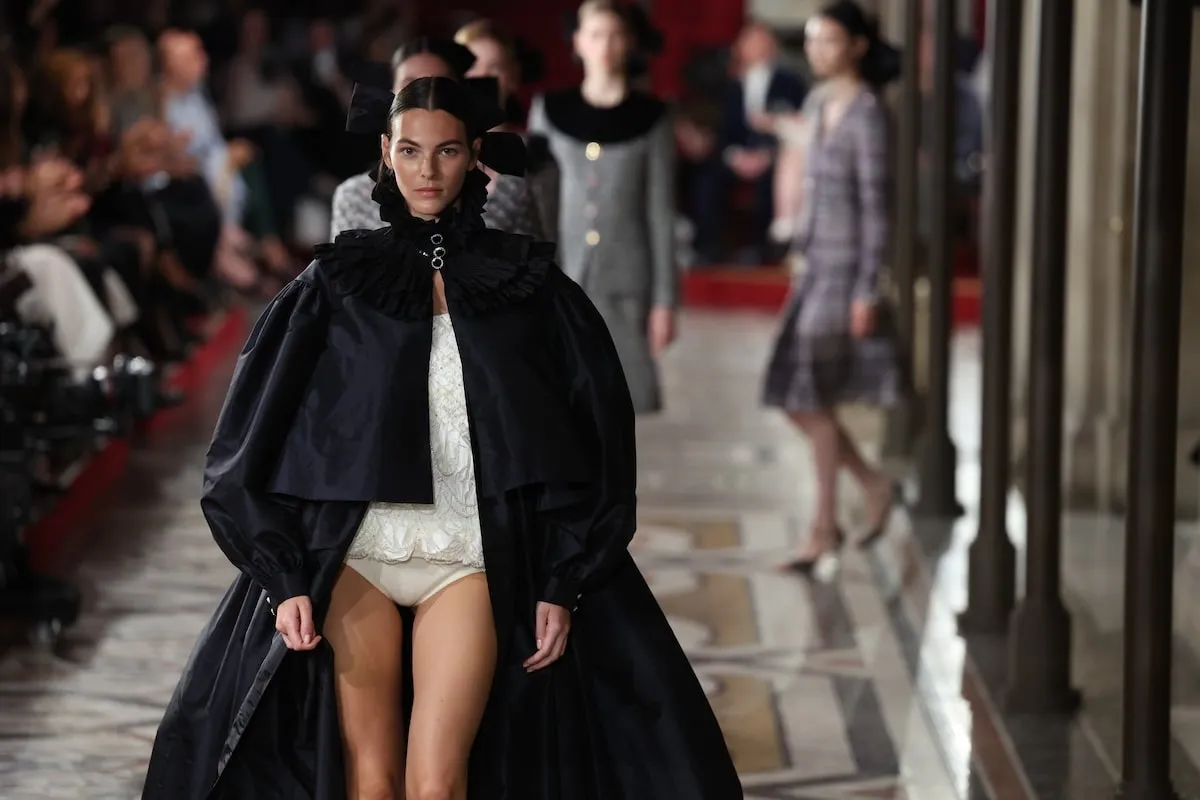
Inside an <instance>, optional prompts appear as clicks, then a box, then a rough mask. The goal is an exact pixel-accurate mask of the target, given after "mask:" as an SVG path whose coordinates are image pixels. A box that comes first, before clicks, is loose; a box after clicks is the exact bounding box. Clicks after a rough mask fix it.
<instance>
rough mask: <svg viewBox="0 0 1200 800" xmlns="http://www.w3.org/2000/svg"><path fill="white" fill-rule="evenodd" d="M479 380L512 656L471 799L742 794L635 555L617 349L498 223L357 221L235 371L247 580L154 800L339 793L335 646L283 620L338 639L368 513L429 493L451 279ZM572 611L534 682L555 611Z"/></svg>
mask: <svg viewBox="0 0 1200 800" xmlns="http://www.w3.org/2000/svg"><path fill="white" fill-rule="evenodd" d="M434 246H444V247H445V248H446V249H447V251H448V252H447V255H446V258H445V267H444V269H443V270H442V276H443V279H444V282H445V294H446V299H447V304H448V307H449V312H450V315H451V317H452V319H453V323H454V326H455V336H456V339H457V342H458V347H459V350H460V352H461V356H462V364H463V381H464V387H465V391H466V397H467V404H468V411H469V415H470V420H471V432H472V440H473V448H474V451H475V453H474V455H475V465H476V473H477V486H478V492H479V500H480V504H479V509H480V517H481V527H482V530H483V544H484V555H485V561H486V566H487V574H488V583H489V587H490V592H491V595H492V606H493V614H494V618H495V625H496V632H497V638H498V641H499V645H500V649H499V663H498V665H497V670H496V677H495V683H494V686H493V691H492V695H491V698H490V701H489V705H488V710H487V712H486V714H485V717H484V721H483V725H482V727H481V730H480V733H479V736H478V738H477V740H476V745H475V748H474V750H473V753H472V761H471V780H470V797H471V800H502V799H503V800H734V799H735V798H740V797H742V791H741V788H740V784H739V782H738V779H737V776H736V774H735V772H734V769H733V766H732V762H731V759H730V757H729V753H728V751H727V749H726V747H725V744H724V741H723V738H722V735H721V732H720V730H719V728H718V726H717V723H716V720H715V718H714V716H713V714H712V711H711V709H710V708H709V705H708V703H707V700H706V698H705V697H704V694H703V692H702V690H701V688H700V686H699V683H698V681H697V680H696V677H695V675H694V673H693V671H692V669H691V666H690V665H689V663H688V661H687V658H686V657H685V655H684V653H683V652H682V650H681V648H680V647H679V644H678V643H677V641H676V640H675V638H674V636H673V635H672V633H671V630H670V627H669V625H668V623H667V620H666V618H665V616H664V615H663V612H662V611H661V609H660V608H659V606H658V604H657V603H656V601H655V599H654V597H653V596H652V595H651V593H650V590H649V589H648V587H647V585H646V583H645V581H644V579H643V578H642V576H641V574H640V573H639V571H638V569H637V567H636V566H635V565H634V564H633V562H632V560H631V558H630V556H629V553H628V550H627V545H628V543H629V541H630V539H631V537H632V536H633V533H634V529H635V510H636V496H635V488H636V457H635V448H634V416H633V409H632V405H631V401H630V397H629V391H628V389H627V388H626V384H625V380H624V377H623V375H622V372H621V367H620V364H619V362H618V360H617V356H616V353H615V351H614V348H613V344H612V340H611V338H610V337H609V335H608V332H607V330H606V328H605V326H604V324H603V322H602V320H601V319H600V317H599V315H598V313H597V312H596V310H595V308H594V307H593V306H592V304H591V303H590V302H589V301H588V299H587V298H586V296H585V295H584V293H583V292H582V290H581V289H580V288H579V287H578V286H577V285H576V284H575V283H573V282H572V281H571V280H570V279H569V278H567V277H566V276H565V275H563V274H562V273H561V272H560V271H559V270H558V268H557V267H556V266H555V265H554V264H553V262H552V260H551V253H552V252H553V247H552V246H546V245H540V244H535V243H533V242H532V240H530V239H528V238H525V237H520V236H514V235H511V234H505V233H501V232H499V231H489V230H486V229H484V228H483V227H482V224H481V223H478V220H477V215H464V217H460V218H458V219H456V220H451V221H449V222H438V223H422V222H419V221H414V220H412V219H411V218H408V219H407V220H403V219H400V218H396V219H394V220H393V227H391V228H384V229H381V230H378V231H351V232H347V233H344V234H342V235H341V236H339V237H338V239H337V241H336V243H335V244H333V245H328V246H325V247H323V248H320V249H319V251H318V257H317V260H316V261H315V262H314V263H313V264H312V265H311V266H310V267H309V268H308V270H307V271H306V272H305V273H304V274H303V275H301V276H300V277H299V278H298V279H297V280H296V281H294V282H293V283H292V284H290V285H289V286H288V287H287V288H285V289H284V290H283V292H282V293H281V294H280V295H279V296H278V297H277V298H276V299H275V300H274V302H273V303H271V305H270V306H269V307H268V309H267V310H266V311H265V312H264V313H263V315H262V317H261V318H260V319H259V321H258V323H257V325H256V326H255V327H254V330H253V332H252V333H251V335H250V337H249V340H248V341H247V343H246V346H245V348H244V350H243V351H242V353H241V356H240V359H239V361H238V365H237V369H236V372H235V375H234V378H233V382H232V386H231V387H230V390H229V395H228V398H227V400H226V404H225V407H224V409H223V411H222V413H221V416H220V419H219V421H218V423H217V427H216V431H215V433H214V436H213V442H212V446H211V448H210V450H209V453H208V459H207V462H206V469H205V485H204V493H203V499H202V506H203V509H204V513H205V516H206V518H207V519H208V522H209V524H210V526H211V528H212V531H213V535H214V537H215V539H216V541H217V543H218V544H219V545H220V547H221V549H222V550H223V551H224V552H225V554H226V555H227V556H228V557H229V558H230V560H231V561H232V562H233V563H234V564H235V565H237V566H238V567H239V568H240V569H241V570H242V573H243V574H242V575H241V576H240V577H239V578H238V579H237V580H235V582H234V584H233V585H232V586H231V587H230V589H229V591H228V592H227V593H226V595H225V597H224V599H223V600H222V603H221V606H220V607H219V608H218V610H217V612H216V614H215V615H214V616H213V619H212V621H211V622H210V624H209V625H208V627H207V628H206V629H205V630H204V632H203V633H202V634H201V637H200V640H199V642H198V643H197V645H196V648H195V650H194V652H193V654H192V657H191V660H190V662H189V664H188V667H187V669H186V670H185V672H184V676H183V679H182V680H181V682H180V684H179V687H178V689H177V691H176V693H175V696H174V697H173V698H172V700H171V703H170V705H169V707H168V709H167V712H166V716H165V718H164V720H163V722H162V724H161V726H160V728H159V732H158V736H157V739H156V741H155V746H154V753H153V757H152V761H151V765H150V770H149V774H148V776H147V781H146V787H145V791H144V795H143V796H144V797H145V798H152V799H153V800H168V798H169V800H198V799H199V798H209V797H214V798H217V797H219V798H247V799H248V798H254V800H276V799H278V800H283V799H284V798H287V799H288V800H291V799H292V798H296V799H299V798H313V799H314V800H341V798H343V797H344V796H345V788H344V771H343V764H342V744H341V738H340V731H339V727H338V721H337V705H336V696H335V693H334V682H333V654H332V652H331V649H330V646H329V645H328V644H327V643H325V642H322V643H321V644H320V645H319V647H318V649H317V650H316V651H313V652H307V653H305V652H291V651H288V650H287V649H286V648H285V647H284V645H283V643H282V641H281V640H280V638H279V637H278V635H276V633H275V630H274V624H273V620H272V616H271V607H272V606H273V605H274V604H277V603H278V602H281V601H282V600H284V599H287V598H288V597H292V596H295V595H302V594H307V595H310V596H311V597H312V598H313V602H314V608H315V613H316V618H317V621H318V624H319V623H320V620H322V619H323V617H324V614H325V612H326V610H327V608H328V604H329V596H330V592H331V589H332V586H333V583H334V580H335V579H336V576H337V574H338V570H339V569H340V568H341V566H342V563H343V561H344V558H345V554H346V551H347V548H348V547H349V545H350V542H351V540H352V539H353V537H354V534H355V532H356V530H357V527H358V525H359V523H360V521H361V520H362V517H363V515H364V513H365V512H366V509H367V507H368V505H369V503H370V502H372V501H386V502H432V477H431V466H430V450H429V428H428V418H429V416H428V415H429V397H428V393H427V386H428V384H427V371H428V362H429V348H430V344H431V321H430V315H431V313H432V294H431V292H432V288H433V283H432V281H433V278H432V275H433V273H432V270H431V269H430V267H429V259H428V258H427V256H426V255H425V253H428V252H431V250H432V248H433V247H434ZM540 600H545V601H550V602H553V603H557V604H559V605H563V606H567V607H569V608H575V612H574V617H573V626H572V632H571V637H570V642H569V646H568V650H567V653H566V655H565V656H564V658H563V659H562V660H560V661H559V662H557V663H556V664H554V665H553V666H552V667H550V668H549V669H547V670H545V671H542V672H539V673H533V674H527V673H526V672H525V670H524V669H523V668H522V666H521V663H522V661H523V660H524V659H525V658H527V657H528V656H529V655H530V654H531V653H532V652H533V651H534V650H535V646H534V608H535V605H536V603H537V602H538V601H540Z"/></svg>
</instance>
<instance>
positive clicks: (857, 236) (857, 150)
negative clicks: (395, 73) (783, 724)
mask: <svg viewBox="0 0 1200 800" xmlns="http://www.w3.org/2000/svg"><path fill="white" fill-rule="evenodd" d="M806 33H807V41H806V51H807V55H808V58H809V61H810V63H811V64H812V68H813V71H814V73H815V74H816V76H817V77H818V78H820V79H822V81H823V84H822V85H821V86H820V87H819V88H818V89H817V90H816V91H814V92H813V93H812V94H811V95H809V99H808V100H806V101H805V105H804V108H803V110H802V112H801V114H802V116H803V119H804V120H805V122H806V124H807V125H808V126H810V129H809V134H808V136H807V137H806V138H807V140H808V152H807V154H806V158H805V167H804V169H805V180H804V198H803V211H802V213H801V219H800V223H799V225H798V226H797V235H796V239H795V242H794V247H795V248H796V250H798V251H799V253H800V254H802V255H803V258H804V261H805V266H804V269H803V270H802V272H801V273H800V274H799V275H798V276H797V277H796V279H795V283H794V286H793V289H792V297H791V300H790V302H789V304H788V306H787V309H786V310H785V312H784V317H783V326H782V330H781V331H780V334H779V338H778V340H777V342H776V345H775V350H774V353H773V354H772V356H771V360H770V363H769V366H768V368H767V376H766V385H765V390H764V393H763V400H764V403H765V404H766V405H768V406H772V407H776V408H780V409H782V410H783V411H784V412H786V413H787V415H788V418H789V419H790V420H791V421H792V423H793V424H794V425H796V427H798V428H799V429H800V430H801V431H803V432H804V434H805V435H806V436H808V438H809V441H810V442H811V443H812V452H813V461H814V466H815V468H816V475H817V508H816V514H815V516H814V518H813V521H812V527H811V529H810V533H809V537H808V541H807V543H806V544H804V545H803V547H802V549H801V550H800V552H799V553H797V554H796V557H795V559H794V560H793V561H791V562H790V563H789V564H788V566H789V567H790V568H792V569H796V570H798V571H801V572H809V571H811V570H812V569H813V568H814V567H815V566H817V565H818V564H819V563H820V562H821V560H822V559H823V558H825V557H826V556H828V555H830V554H832V553H834V552H836V551H837V550H838V549H839V548H840V547H841V545H842V543H843V540H844V538H845V537H844V535H843V534H842V532H841V530H840V529H839V527H838V521H837V516H836V508H837V476H838V471H839V470H840V469H841V468H843V467H845V468H846V469H848V470H850V472H851V473H852V474H853V475H854V477H855V478H856V480H857V481H858V483H859V485H860V486H861V487H862V490H863V493H864V494H865V496H866V505H867V521H866V530H865V534H864V536H863V537H862V538H861V540H860V544H863V545H865V544H869V543H872V542H874V541H875V539H876V538H878V537H879V536H880V535H881V534H882V533H883V531H884V528H885V526H886V524H887V520H888V517H889V515H890V513H891V510H892V507H893V505H894V504H895V502H896V501H897V499H898V494H897V491H896V488H895V486H894V484H893V483H892V481H891V480H890V479H889V478H888V477H887V476H886V475H884V474H883V473H882V472H880V471H879V469H878V468H877V467H875V466H873V465H871V464H868V463H867V462H866V461H865V460H864V458H863V456H862V455H861V453H860V452H859V449H858V446H857V445H856V443H855V442H854V440H853V439H852V438H851V437H850V434H849V433H848V432H847V431H846V429H845V428H844V427H842V425H841V423H840V422H839V421H838V419H837V417H836V416H835V413H834V409H835V408H836V407H837V406H839V405H842V404H846V403H865V404H868V405H874V406H887V405H891V404H892V403H894V402H896V401H897V400H899V399H900V398H901V396H902V392H903V390H904V370H903V369H902V365H901V360H900V354H899V352H898V346H897V339H896V337H895V335H894V332H893V331H892V330H891V328H890V326H889V324H888V323H889V318H888V315H887V314H886V313H885V312H886V306H885V300H884V298H883V296H882V293H881V291H880V271H881V269H882V268H883V265H884V259H885V256H886V250H887V246H888V236H889V220H888V208H887V195H888V152H887V143H888V130H887V128H888V120H887V114H886V111H885V109H884V105H883V101H882V100H881V99H880V97H879V95H878V94H877V91H878V90H879V89H880V88H881V87H882V86H883V85H884V84H886V83H888V82H889V81H891V80H892V79H894V78H895V77H896V76H897V74H898V72H899V69H898V59H897V58H896V54H895V51H894V50H893V49H892V48H891V47H889V46H888V45H887V44H885V43H884V42H882V41H881V40H880V39H879V35H878V32H877V29H876V26H875V23H874V21H873V20H871V19H869V18H868V17H867V16H866V14H865V13H864V12H863V10H862V9H861V8H860V7H859V6H858V4H857V3H854V2H852V1H851V0H841V1H840V2H835V3H832V4H830V5H828V6H826V7H825V8H824V9H823V10H822V11H821V13H820V14H818V15H817V16H816V17H814V18H812V20H810V22H809V25H808V30H807V31H806Z"/></svg>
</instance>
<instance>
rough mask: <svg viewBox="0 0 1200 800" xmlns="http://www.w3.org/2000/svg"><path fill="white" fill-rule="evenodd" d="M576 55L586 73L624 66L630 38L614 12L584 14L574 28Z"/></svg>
mask: <svg viewBox="0 0 1200 800" xmlns="http://www.w3.org/2000/svg"><path fill="white" fill-rule="evenodd" d="M575 54H576V55H578V56H579V60H580V61H582V62H583V70H584V72H586V73H588V74H595V75H612V74H615V73H617V72H620V71H621V70H623V69H624V68H625V60H626V58H627V57H628V55H629V37H628V35H627V34H626V31H625V22H624V21H623V20H622V19H621V18H620V17H618V16H617V15H616V14H612V13H609V12H607V11H596V12H593V13H590V14H586V15H584V17H583V19H582V20H580V21H579V29H578V30H577V31H575Z"/></svg>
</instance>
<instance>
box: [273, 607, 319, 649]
mask: <svg viewBox="0 0 1200 800" xmlns="http://www.w3.org/2000/svg"><path fill="white" fill-rule="evenodd" d="M275 630H277V631H279V633H280V634H282V635H283V643H284V644H286V645H287V647H288V649H289V650H312V649H313V648H315V647H316V646H317V645H318V644H320V642H321V637H320V636H318V635H317V632H316V627H315V626H314V625H313V611H312V599H311V598H310V597H308V596H307V595H304V596H302V597H292V598H290V599H288V600H284V601H283V602H282V603H280V604H279V608H278V609H276V610H275Z"/></svg>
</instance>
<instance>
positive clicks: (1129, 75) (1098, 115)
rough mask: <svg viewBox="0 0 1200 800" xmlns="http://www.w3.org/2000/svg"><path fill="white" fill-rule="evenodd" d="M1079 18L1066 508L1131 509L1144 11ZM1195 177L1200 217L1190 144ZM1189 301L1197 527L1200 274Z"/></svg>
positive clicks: (1187, 510)
mask: <svg viewBox="0 0 1200 800" xmlns="http://www.w3.org/2000/svg"><path fill="white" fill-rule="evenodd" d="M1083 5H1084V4H1080V7H1081V8H1082V7H1083ZM1079 22H1080V30H1079V38H1078V39H1077V45H1076V46H1077V52H1078V56H1077V59H1076V79H1077V80H1079V81H1081V82H1082V84H1083V85H1081V86H1080V91H1079V92H1078V93H1077V97H1076V99H1075V101H1074V106H1075V109H1074V112H1075V114H1076V120H1077V122H1076V126H1075V128H1074V130H1075V131H1076V133H1075V135H1074V139H1073V148H1072V165H1071V170H1072V193H1071V209H1070V214H1071V230H1070V260H1069V269H1070V283H1069V287H1068V311H1067V353H1068V369H1067V398H1066V432H1067V441H1066V442H1065V444H1066V448H1067V449H1066V462H1065V463H1066V470H1065V481H1066V487H1065V488H1066V494H1065V500H1066V502H1067V504H1068V506H1069V507H1073V508H1080V509H1100V510H1110V511H1122V510H1123V509H1124V508H1125V476H1126V469H1127V465H1128V459H1127V449H1128V448H1127V441H1126V439H1127V435H1128V433H1127V432H1128V386H1127V383H1128V375H1129V337H1130V335H1131V317H1130V309H1129V302H1130V273H1129V247H1130V241H1129V234H1130V225H1129V220H1130V219H1131V217H1132V213H1133V208H1132V202H1133V201H1132V196H1131V192H1130V186H1131V181H1132V175H1133V159H1134V136H1135V126H1134V113H1135V110H1136V104H1137V55H1138V28H1139V24H1140V15H1139V12H1138V11H1137V10H1136V9H1134V8H1133V7H1132V6H1131V5H1129V4H1124V3H1120V4H1114V5H1113V6H1112V7H1109V8H1106V11H1105V13H1103V14H1099V13H1087V14H1083V15H1081V16H1080V19H1079ZM1196 35H1197V36H1200V33H1197V34H1196ZM1197 44H1200V42H1197ZM1197 49H1200V48H1197ZM1192 70H1193V73H1192V74H1193V80H1192V88H1191V97H1192V106H1191V109H1190V119H1191V124H1192V126H1193V130H1200V56H1198V57H1194V58H1193V63H1192ZM1184 168H1185V165H1183V164H1180V169H1184ZM1186 169H1187V174H1188V196H1187V204H1188V212H1189V213H1188V218H1189V219H1192V218H1194V217H1195V216H1196V214H1197V213H1198V212H1200V137H1195V136H1193V137H1192V138H1191V139H1190V141H1189V152H1188V162H1187V164H1186ZM1186 233H1187V235H1186V239H1185V243H1184V259H1185V261H1184V263H1185V265H1192V264H1195V263H1197V261H1198V260H1200V227H1197V226H1195V225H1190V226H1189V227H1188V228H1187V232H1186ZM1183 301H1184V313H1183V331H1182V335H1183V351H1182V353H1181V355H1180V369H1181V375H1180V403H1179V408H1180V416H1179V438H1178V440H1177V451H1178V459H1179V464H1178V479H1177V483H1176V497H1177V499H1176V507H1177V512H1178V514H1179V516H1180V517H1181V518H1184V519H1194V518H1195V517H1196V515H1197V514H1198V513H1200V475H1198V473H1197V472H1196V470H1195V469H1194V468H1193V467H1192V466H1191V465H1189V464H1188V462H1187V456H1188V454H1189V452H1190V451H1191V449H1192V448H1193V447H1194V446H1195V444H1196V443H1197V442H1200V270H1196V269H1185V273H1184V285H1183Z"/></svg>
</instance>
